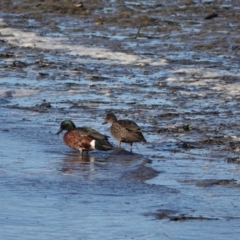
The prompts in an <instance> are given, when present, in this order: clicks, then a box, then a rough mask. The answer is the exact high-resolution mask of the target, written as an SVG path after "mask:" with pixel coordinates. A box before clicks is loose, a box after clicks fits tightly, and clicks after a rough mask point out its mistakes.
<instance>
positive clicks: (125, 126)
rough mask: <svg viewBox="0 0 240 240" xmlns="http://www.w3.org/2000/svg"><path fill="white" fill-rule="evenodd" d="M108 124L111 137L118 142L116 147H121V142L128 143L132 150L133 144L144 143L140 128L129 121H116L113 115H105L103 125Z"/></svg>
mask: <svg viewBox="0 0 240 240" xmlns="http://www.w3.org/2000/svg"><path fill="white" fill-rule="evenodd" d="M106 123H110V124H112V126H111V127H110V132H111V134H112V136H113V137H114V138H115V139H116V140H117V141H118V147H120V146H121V142H124V143H129V144H130V146H131V150H132V145H133V143H134V142H146V139H145V138H144V136H143V134H142V130H141V128H140V127H139V126H138V125H137V124H136V123H135V122H133V121H131V120H127V119H124V120H117V118H116V116H115V115H114V114H113V113H107V115H106V118H105V122H104V123H103V124H106Z"/></svg>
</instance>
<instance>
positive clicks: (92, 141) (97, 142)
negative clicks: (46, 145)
mask: <svg viewBox="0 0 240 240" xmlns="http://www.w3.org/2000/svg"><path fill="white" fill-rule="evenodd" d="M64 130H66V131H67V132H66V133H65V134H64V136H63V140H64V142H65V144H66V145H67V146H69V147H71V148H73V149H76V150H78V151H79V152H80V154H81V155H82V154H83V151H86V152H87V153H88V151H91V150H94V149H96V150H102V151H108V150H111V149H112V148H113V146H112V145H111V144H110V143H109V142H108V136H105V135H103V134H101V133H99V132H97V131H96V130H94V129H92V128H90V127H78V128H77V127H76V126H75V124H74V123H73V122H72V121H70V120H66V121H63V122H62V123H61V126H60V129H59V131H58V132H57V133H56V134H59V133H60V132H62V131H64Z"/></svg>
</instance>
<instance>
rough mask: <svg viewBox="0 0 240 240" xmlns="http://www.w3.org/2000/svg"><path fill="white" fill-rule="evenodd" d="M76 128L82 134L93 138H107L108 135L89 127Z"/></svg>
mask: <svg viewBox="0 0 240 240" xmlns="http://www.w3.org/2000/svg"><path fill="white" fill-rule="evenodd" d="M77 130H78V132H79V134H81V135H82V136H88V137H92V138H93V139H99V140H100V139H101V140H106V139H108V138H109V136H106V135H103V134H101V133H100V132H98V131H96V130H94V129H92V128H90V127H79V128H77Z"/></svg>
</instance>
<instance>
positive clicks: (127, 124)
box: [117, 120, 142, 132]
mask: <svg viewBox="0 0 240 240" xmlns="http://www.w3.org/2000/svg"><path fill="white" fill-rule="evenodd" d="M117 122H118V124H120V125H121V127H124V128H125V129H127V130H128V131H132V132H141V131H142V130H141V128H140V127H139V126H138V125H137V124H136V123H135V122H133V121H131V120H118V121H117Z"/></svg>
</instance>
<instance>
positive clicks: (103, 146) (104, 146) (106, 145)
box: [95, 139, 113, 151]
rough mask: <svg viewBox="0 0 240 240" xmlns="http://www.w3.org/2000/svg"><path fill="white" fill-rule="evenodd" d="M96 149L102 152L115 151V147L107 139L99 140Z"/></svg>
mask: <svg viewBox="0 0 240 240" xmlns="http://www.w3.org/2000/svg"><path fill="white" fill-rule="evenodd" d="M95 149H96V150H101V151H109V150H111V149H113V146H112V144H111V143H110V142H108V140H105V139H100V140H99V139H98V140H96V142H95Z"/></svg>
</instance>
